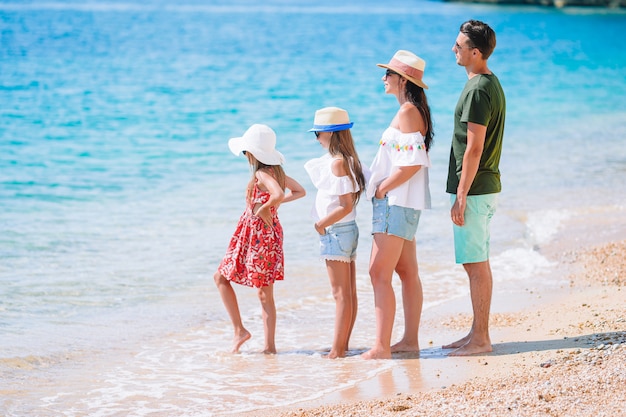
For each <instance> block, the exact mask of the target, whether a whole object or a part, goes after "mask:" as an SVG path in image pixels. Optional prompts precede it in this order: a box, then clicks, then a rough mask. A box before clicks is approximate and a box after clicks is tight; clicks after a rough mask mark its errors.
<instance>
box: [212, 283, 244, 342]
mask: <svg viewBox="0 0 626 417" xmlns="http://www.w3.org/2000/svg"><path fill="white" fill-rule="evenodd" d="M213 279H214V280H215V285H217V289H218V291H219V293H220V297H221V298H222V302H223V303H224V307H226V311H227V312H228V316H229V317H230V321H231V322H232V323H233V330H234V332H235V336H234V338H233V347H232V350H231V352H233V353H237V352H239V348H240V347H241V345H243V344H244V343H245V342H246V341H247V340H248V339H250V337H252V335H251V334H250V332H249V331H248V330H246V328H245V327H243V323H242V321H241V314H240V313H239V304H238V303H237V295H236V294H235V290H233V287H232V286H231V285H230V281H229V280H227V279H226V278H225V277H224V276H223V275H222V274H220V273H219V272H216V273H215V275H213Z"/></svg>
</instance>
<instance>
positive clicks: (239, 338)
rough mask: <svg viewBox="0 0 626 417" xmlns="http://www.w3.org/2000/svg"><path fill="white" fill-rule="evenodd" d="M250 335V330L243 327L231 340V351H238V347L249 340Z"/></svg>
mask: <svg viewBox="0 0 626 417" xmlns="http://www.w3.org/2000/svg"><path fill="white" fill-rule="evenodd" d="M251 337H252V335H251V334H250V332H249V331H247V330H245V329H244V330H243V331H241V332H239V333H238V334H236V335H235V339H234V340H233V349H232V350H231V352H232V353H239V348H240V347H241V345H243V344H244V343H245V342H247V341H248V340H250V338H251Z"/></svg>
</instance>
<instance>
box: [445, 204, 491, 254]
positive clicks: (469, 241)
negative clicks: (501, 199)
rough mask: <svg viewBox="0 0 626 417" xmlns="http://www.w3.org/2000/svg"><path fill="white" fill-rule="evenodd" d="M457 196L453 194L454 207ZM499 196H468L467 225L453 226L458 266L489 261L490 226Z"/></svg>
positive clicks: (466, 208)
mask: <svg viewBox="0 0 626 417" xmlns="http://www.w3.org/2000/svg"><path fill="white" fill-rule="evenodd" d="M455 201H456V195H455V194H451V196H450V203H451V204H452V205H454V202H455ZM497 205H498V194H482V195H468V196H467V206H466V207H465V216H464V218H465V224H464V225H463V226H457V225H456V224H454V223H453V224H452V225H453V226H452V229H453V231H454V256H455V258H456V263H457V264H472V263H476V262H485V261H487V260H489V239H490V233H489V224H490V223H491V218H492V217H493V215H494V213H495V212H496V207H497Z"/></svg>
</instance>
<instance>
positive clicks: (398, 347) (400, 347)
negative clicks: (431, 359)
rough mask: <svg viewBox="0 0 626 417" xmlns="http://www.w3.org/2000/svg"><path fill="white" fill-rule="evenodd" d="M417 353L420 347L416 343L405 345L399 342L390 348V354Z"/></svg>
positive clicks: (405, 343)
mask: <svg viewBox="0 0 626 417" xmlns="http://www.w3.org/2000/svg"><path fill="white" fill-rule="evenodd" d="M419 351H420V347H419V344H418V343H417V342H415V343H407V342H405V341H404V340H400V341H399V342H398V343H396V344H395V345H393V346H391V353H400V352H419Z"/></svg>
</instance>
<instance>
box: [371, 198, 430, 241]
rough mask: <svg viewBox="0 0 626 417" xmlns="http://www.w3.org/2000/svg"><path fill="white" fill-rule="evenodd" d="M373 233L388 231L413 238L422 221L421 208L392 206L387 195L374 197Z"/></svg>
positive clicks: (408, 238) (395, 234)
mask: <svg viewBox="0 0 626 417" xmlns="http://www.w3.org/2000/svg"><path fill="white" fill-rule="evenodd" d="M372 205H373V206H374V207H373V210H372V234H374V233H386V234H388V235H394V236H398V237H401V238H402V239H406V240H413V239H414V238H415V232H417V225H418V223H419V221H420V214H421V213H422V212H421V211H420V210H415V209H412V208H408V207H400V206H390V205H389V199H388V198H387V197H385V198H383V199H380V200H379V199H377V198H376V197H374V198H372Z"/></svg>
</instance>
